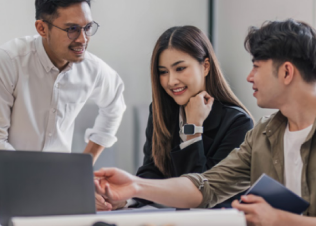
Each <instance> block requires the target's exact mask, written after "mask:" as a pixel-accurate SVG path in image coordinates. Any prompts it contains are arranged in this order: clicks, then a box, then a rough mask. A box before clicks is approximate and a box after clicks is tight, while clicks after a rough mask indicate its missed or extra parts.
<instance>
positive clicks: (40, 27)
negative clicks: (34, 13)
mask: <svg viewBox="0 0 316 226" xmlns="http://www.w3.org/2000/svg"><path fill="white" fill-rule="evenodd" d="M35 28H36V30H37V32H38V34H39V35H40V36H42V37H43V38H47V36H48V25H47V24H46V23H45V22H44V21H42V20H36V21H35Z"/></svg>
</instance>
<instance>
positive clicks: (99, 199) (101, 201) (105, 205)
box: [95, 181, 127, 211]
mask: <svg viewBox="0 0 316 226" xmlns="http://www.w3.org/2000/svg"><path fill="white" fill-rule="evenodd" d="M95 183H98V181H95ZM126 203H127V201H118V202H113V203H110V202H109V200H107V199H106V198H104V197H103V196H102V195H100V194H98V193H95V204H96V208H97V210H98V211H108V210H117V209H122V208H123V207H124V206H125V205H126Z"/></svg>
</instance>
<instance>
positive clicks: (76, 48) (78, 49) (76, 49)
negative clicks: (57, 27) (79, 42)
mask: <svg viewBox="0 0 316 226" xmlns="http://www.w3.org/2000/svg"><path fill="white" fill-rule="evenodd" d="M69 49H70V50H72V51H73V52H75V53H76V54H82V53H83V52H84V51H85V50H86V47H85V46H73V47H71V46H70V47H69Z"/></svg>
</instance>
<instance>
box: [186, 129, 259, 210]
mask: <svg viewBox="0 0 316 226" xmlns="http://www.w3.org/2000/svg"><path fill="white" fill-rule="evenodd" d="M252 131H253V130H251V131H249V132H248V133H247V134H246V138H245V141H244V142H243V143H242V144H241V146H240V148H235V149H234V150H233V151H232V152H231V153H230V154H229V155H228V156H227V157H226V158H225V159H223V160H222V161H221V162H220V163H218V164H217V165H216V166H214V167H213V168H212V169H210V170H207V171H205V172H204V173H202V174H197V173H193V174H184V175H182V177H187V178H189V179H190V180H191V181H192V183H193V184H194V185H195V186H196V187H197V188H198V189H199V190H200V191H201V193H202V195H203V201H202V202H201V203H200V205H199V208H206V207H213V206H215V205H216V204H217V203H220V202H223V201H224V200H226V199H228V198H230V197H232V196H234V195H236V194H238V193H240V192H242V191H244V190H246V189H247V188H249V186H250V169H251V153H252Z"/></svg>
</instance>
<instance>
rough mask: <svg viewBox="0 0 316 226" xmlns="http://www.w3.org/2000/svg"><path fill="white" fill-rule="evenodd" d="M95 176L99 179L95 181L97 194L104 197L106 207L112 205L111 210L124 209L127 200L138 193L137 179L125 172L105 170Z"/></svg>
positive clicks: (114, 169)
mask: <svg viewBox="0 0 316 226" xmlns="http://www.w3.org/2000/svg"><path fill="white" fill-rule="evenodd" d="M94 175H95V177H97V178H98V180H97V181H95V187H96V192H97V193H98V194H100V195H102V197H103V198H104V200H105V202H107V203H106V205H109V204H110V205H111V209H114V208H122V207H124V206H125V204H126V200H127V199H129V198H132V197H134V196H135V194H136V193H137V189H138V187H137V185H136V183H135V181H136V179H137V177H135V176H133V175H131V174H129V173H127V172H125V171H123V170H120V169H116V168H103V169H101V170H99V171H96V172H94ZM100 202H102V201H100ZM99 204H100V203H99ZM123 204H124V205H123Z"/></svg>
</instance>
